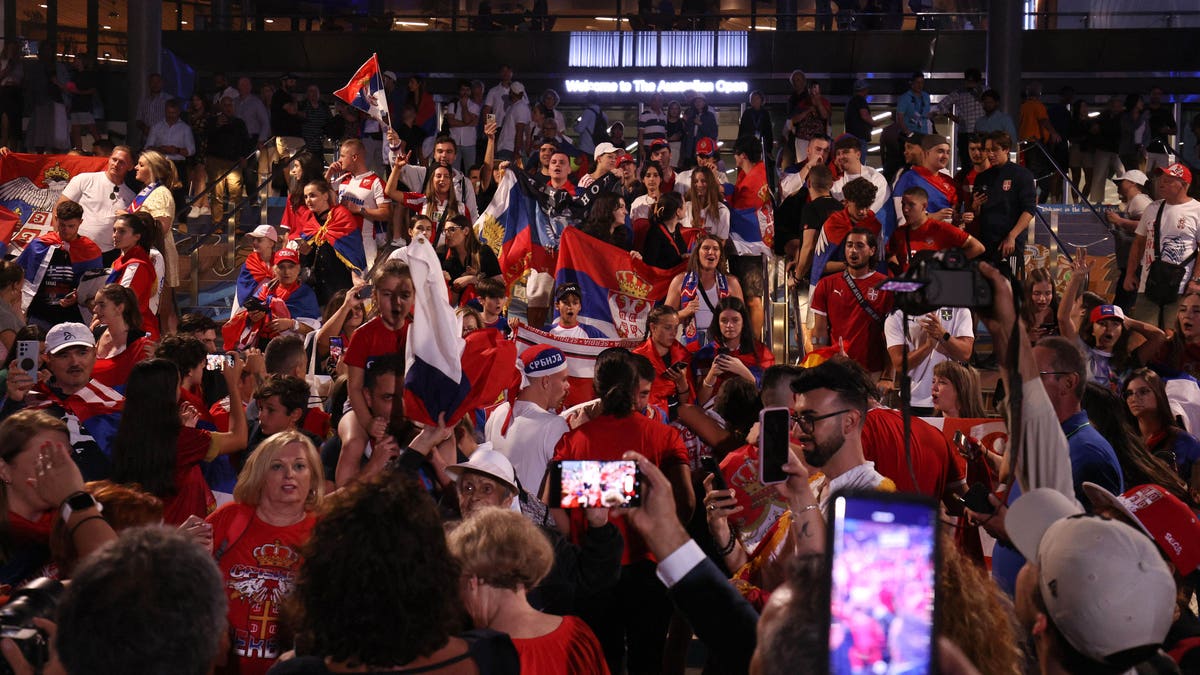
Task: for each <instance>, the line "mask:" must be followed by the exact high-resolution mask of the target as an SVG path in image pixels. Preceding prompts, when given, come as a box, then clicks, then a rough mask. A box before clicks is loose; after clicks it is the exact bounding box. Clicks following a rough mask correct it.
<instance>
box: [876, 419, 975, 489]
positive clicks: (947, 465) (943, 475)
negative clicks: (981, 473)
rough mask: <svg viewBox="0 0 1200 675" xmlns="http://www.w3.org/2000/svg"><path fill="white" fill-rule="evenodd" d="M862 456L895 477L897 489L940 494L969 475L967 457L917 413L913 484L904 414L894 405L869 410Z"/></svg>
mask: <svg viewBox="0 0 1200 675" xmlns="http://www.w3.org/2000/svg"><path fill="white" fill-rule="evenodd" d="M862 445H863V456H864V457H866V459H867V461H870V462H875V470H876V471H878V472H879V473H881V474H883V475H884V476H886V477H888V478H890V479H892V482H893V483H895V484H896V491H897V492H916V493H919V494H922V495H925V496H926V497H933V498H935V499H937V498H940V497H941V496H942V493H944V492H945V491H946V486H947V485H954V484H956V483H959V482H961V481H963V480H965V479H966V475H967V466H966V461H965V460H964V459H963V458H962V457H961V456H960V455H959V454H958V453H957V452H956V451H955V450H954V449H953V448H952V447H950V443H949V441H947V440H946V436H945V435H944V434H942V432H941V430H940V429H938V428H937V427H935V426H933V425H932V424H930V423H928V422H926V421H925V420H923V419H920V418H918V417H914V418H912V442H911V447H912V465H913V472H914V473H915V474H916V477H917V484H916V485H913V479H912V476H911V475H910V474H909V472H908V462H907V461H906V460H905V457H904V418H903V416H902V415H901V413H900V411H899V410H895V409H893V408H873V409H871V410H868V411H867V418H866V421H865V422H864V423H863V431H862Z"/></svg>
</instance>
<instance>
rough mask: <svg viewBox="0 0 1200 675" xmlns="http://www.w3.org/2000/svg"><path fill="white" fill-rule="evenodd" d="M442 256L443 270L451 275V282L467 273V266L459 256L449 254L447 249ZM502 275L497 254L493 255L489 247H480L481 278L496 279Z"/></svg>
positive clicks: (441, 253)
mask: <svg viewBox="0 0 1200 675" xmlns="http://www.w3.org/2000/svg"><path fill="white" fill-rule="evenodd" d="M440 255H441V256H442V270H444V271H445V272H447V273H448V274H449V275H450V281H454V280H455V279H457V278H459V277H461V276H462V275H463V274H465V273H466V271H467V266H466V265H465V264H463V263H461V262H459V260H458V256H456V255H454V254H453V253H450V252H448V251H447V250H445V249H442V251H440ZM498 274H500V261H499V260H496V254H495V253H492V249H491V248H490V247H488V246H484V245H480V246H479V274H478V275H477V276H479V278H481V279H484V278H487V277H494V276H496V275H498Z"/></svg>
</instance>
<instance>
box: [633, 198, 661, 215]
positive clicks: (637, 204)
mask: <svg viewBox="0 0 1200 675" xmlns="http://www.w3.org/2000/svg"><path fill="white" fill-rule="evenodd" d="M657 201H658V199H656V198H654V197H651V196H650V195H642V196H640V197H638V198H637V199H635V200H633V204H631V205H630V206H629V220H630V221H635V220H649V219H650V209H651V208H653V207H654V204H655V202H657Z"/></svg>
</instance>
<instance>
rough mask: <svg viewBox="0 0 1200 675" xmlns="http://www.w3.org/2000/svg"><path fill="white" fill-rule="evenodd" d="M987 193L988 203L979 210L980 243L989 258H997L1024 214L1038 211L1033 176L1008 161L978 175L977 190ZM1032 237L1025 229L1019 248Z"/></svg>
mask: <svg viewBox="0 0 1200 675" xmlns="http://www.w3.org/2000/svg"><path fill="white" fill-rule="evenodd" d="M981 190H982V191H983V192H984V193H985V194H987V201H985V202H984V204H983V207H982V208H981V209H980V211H979V218H978V219H977V221H978V223H979V240H980V241H982V242H983V245H984V247H985V248H986V249H987V253H988V255H989V256H990V257H992V258H995V257H996V256H997V254H998V252H999V249H1000V244H1001V242H1003V241H1004V238H1005V237H1006V236H1008V233H1009V232H1010V231H1011V230H1012V228H1013V226H1014V225H1016V224H1017V219H1018V218H1019V217H1020V215H1021V213H1023V212H1026V211H1028V212H1029V213H1035V212H1036V209H1037V189H1036V187H1035V186H1034V183H1033V174H1032V173H1030V172H1029V170H1028V169H1026V168H1025V167H1023V166H1020V165H1018V164H1016V163H1014V162H1005V163H1004V164H1001V165H1000V166H994V167H992V168H990V169H988V170H987V171H984V172H983V173H981V174H979V176H978V177H976V178H975V191H976V192H979V191H981ZM1028 234H1029V229H1028V228H1026V230H1025V231H1024V232H1022V233H1021V236H1020V237H1017V247H1018V250H1020V249H1021V248H1022V247H1024V245H1025V239H1026V237H1027V235H1028Z"/></svg>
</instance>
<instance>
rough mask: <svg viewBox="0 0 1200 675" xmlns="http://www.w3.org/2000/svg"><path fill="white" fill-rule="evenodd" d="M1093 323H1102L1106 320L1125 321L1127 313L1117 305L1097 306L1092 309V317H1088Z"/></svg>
mask: <svg viewBox="0 0 1200 675" xmlns="http://www.w3.org/2000/svg"><path fill="white" fill-rule="evenodd" d="M1088 319H1089V320H1091V322H1092V323H1100V322H1101V321H1104V320H1105V319H1116V320H1118V321H1124V320H1125V312H1124V311H1122V310H1121V308H1120V307H1118V306H1116V305H1097V306H1096V307H1095V308H1093V309H1092V313H1091V315H1090V316H1089V317H1088Z"/></svg>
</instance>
